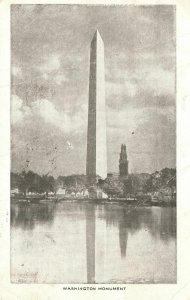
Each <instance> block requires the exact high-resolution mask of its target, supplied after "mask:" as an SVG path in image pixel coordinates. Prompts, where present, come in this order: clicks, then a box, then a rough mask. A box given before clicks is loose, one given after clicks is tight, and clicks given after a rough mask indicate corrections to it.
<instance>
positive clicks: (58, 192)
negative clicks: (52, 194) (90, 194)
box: [56, 188, 66, 195]
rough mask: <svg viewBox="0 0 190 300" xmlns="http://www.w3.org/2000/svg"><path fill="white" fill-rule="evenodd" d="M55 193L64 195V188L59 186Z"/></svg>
mask: <svg viewBox="0 0 190 300" xmlns="http://www.w3.org/2000/svg"><path fill="white" fill-rule="evenodd" d="M56 194H57V195H65V194H66V190H65V189H62V188H59V189H58V191H57V193H56Z"/></svg>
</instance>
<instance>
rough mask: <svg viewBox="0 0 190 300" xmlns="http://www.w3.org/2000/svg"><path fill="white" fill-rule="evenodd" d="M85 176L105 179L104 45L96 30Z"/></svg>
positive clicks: (90, 85) (91, 52)
mask: <svg viewBox="0 0 190 300" xmlns="http://www.w3.org/2000/svg"><path fill="white" fill-rule="evenodd" d="M86 175H87V176H88V178H94V177H96V176H97V175H99V176H100V177H101V178H102V179H105V178H106V177H107V147H106V109H105V71H104V43H103V40H102V38H101V36H100V34H99V32H98V30H96V32H95V34H94V37H93V39H92V42H91V48H90V74H89V103H88V133H87V158H86Z"/></svg>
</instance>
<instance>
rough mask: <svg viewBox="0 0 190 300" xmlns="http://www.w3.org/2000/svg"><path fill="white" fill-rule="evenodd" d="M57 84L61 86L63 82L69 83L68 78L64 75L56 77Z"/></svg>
mask: <svg viewBox="0 0 190 300" xmlns="http://www.w3.org/2000/svg"><path fill="white" fill-rule="evenodd" d="M54 81H55V83H56V84H58V85H61V84H62V83H63V82H68V78H67V77H66V76H65V75H64V74H59V75H56V76H55V77H54Z"/></svg>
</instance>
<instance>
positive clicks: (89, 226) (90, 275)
mask: <svg viewBox="0 0 190 300" xmlns="http://www.w3.org/2000/svg"><path fill="white" fill-rule="evenodd" d="M95 229H96V223H95V206H94V205H91V204H90V205H87V207H86V264H87V283H95V232H96V230H95Z"/></svg>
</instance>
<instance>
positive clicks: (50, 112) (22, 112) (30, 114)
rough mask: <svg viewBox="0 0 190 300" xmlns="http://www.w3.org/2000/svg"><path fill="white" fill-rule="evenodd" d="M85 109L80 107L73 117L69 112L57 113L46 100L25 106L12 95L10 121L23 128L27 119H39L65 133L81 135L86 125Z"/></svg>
mask: <svg viewBox="0 0 190 300" xmlns="http://www.w3.org/2000/svg"><path fill="white" fill-rule="evenodd" d="M85 109H86V108H85V107H84V106H81V107H80V109H79V110H78V112H77V113H76V114H74V115H73V114H72V113H70V111H58V110H57V109H56V107H55V105H54V104H53V103H52V102H51V101H49V100H47V99H38V100H36V101H33V102H32V103H31V105H30V106H27V105H24V102H23V100H22V99H20V98H19V97H18V96H17V95H13V96H12V111H11V121H12V124H15V123H20V125H23V126H24V124H25V122H26V121H27V122H28V121H29V120H28V119H30V120H31V121H32V122H35V119H37V118H41V119H42V120H43V121H44V122H45V123H49V124H51V125H53V126H55V127H58V128H59V129H60V130H61V131H63V132H65V133H73V132H77V133H81V132H83V130H84V128H85V125H86V122H85V119H86V118H84V114H85V113H86V111H85Z"/></svg>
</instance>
